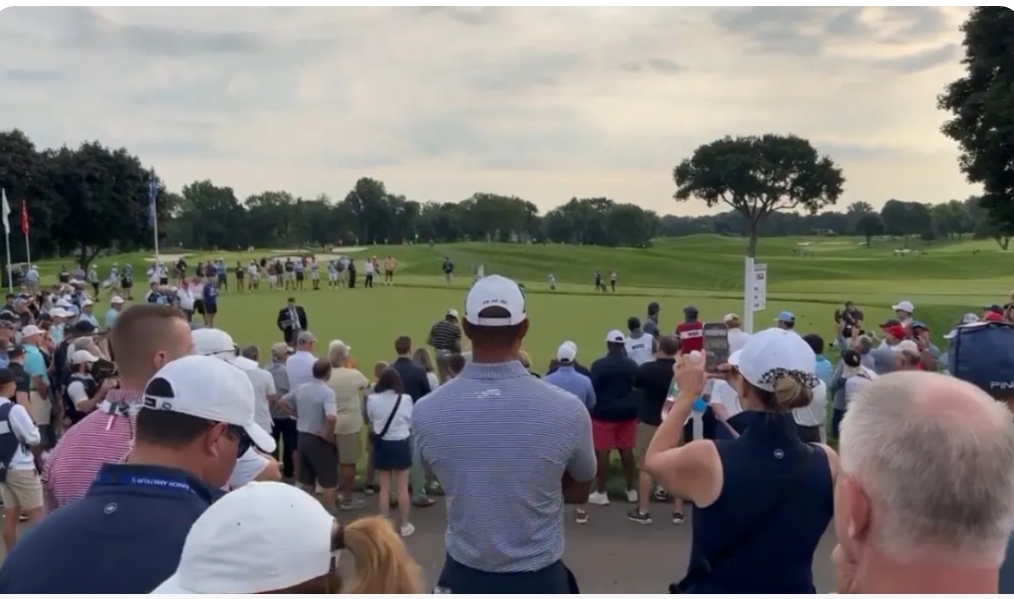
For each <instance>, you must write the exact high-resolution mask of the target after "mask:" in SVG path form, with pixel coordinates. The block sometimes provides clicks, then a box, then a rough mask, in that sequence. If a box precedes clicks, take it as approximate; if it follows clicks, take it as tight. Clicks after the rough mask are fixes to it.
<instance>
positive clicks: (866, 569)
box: [832, 372, 1014, 594]
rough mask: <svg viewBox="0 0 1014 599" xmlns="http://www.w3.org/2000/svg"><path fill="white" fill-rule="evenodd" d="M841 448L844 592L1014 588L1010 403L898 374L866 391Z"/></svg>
mask: <svg viewBox="0 0 1014 599" xmlns="http://www.w3.org/2000/svg"><path fill="white" fill-rule="evenodd" d="M839 447H840V451H841V476H840V479H839V481H838V486H837V490H836V493H835V532H836V533H837V538H838V546H837V547H836V548H835V550H834V552H833V554H832V561H833V562H834V565H835V584H836V587H837V589H836V590H837V591H838V592H839V593H873V594H881V593H905V594H928V593H946V594H971V593H990V594H995V593H998V592H1000V593H1006V592H1010V590H1011V589H1010V588H1006V589H1005V588H1004V587H1003V585H1002V584H1001V583H998V581H999V580H1000V579H1001V575H1000V573H999V570H1000V568H999V566H1000V564H1001V562H1002V561H1003V559H1004V550H1005V548H1006V546H1007V544H1008V539H1009V538H1010V535H1011V529H1012V527H1014V469H1012V468H1011V463H1012V462H1014V429H1012V428H1011V423H1010V413H1009V411H1007V410H1005V409H1004V407H1003V405H1002V404H1000V403H998V402H996V401H993V400H992V399H991V398H990V397H989V396H988V395H987V394H986V393H984V392H982V391H981V390H979V389H976V388H975V387H974V386H972V385H970V384H968V383H965V382H962V381H959V380H956V379H954V378H950V377H945V376H942V375H938V374H935V373H926V372H903V373H896V374H891V375H888V376H884V377H880V378H878V379H877V380H875V381H873V382H871V383H869V384H867V385H865V386H864V387H863V388H862V390H861V391H860V392H859V393H858V394H857V395H856V397H855V399H854V400H853V401H852V403H851V405H850V406H849V409H848V412H847V413H846V415H845V419H844V420H843V421H842V423H841V440H840V442H839ZM971 489H974V492H970V490H971Z"/></svg>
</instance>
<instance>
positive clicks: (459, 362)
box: [447, 354, 465, 379]
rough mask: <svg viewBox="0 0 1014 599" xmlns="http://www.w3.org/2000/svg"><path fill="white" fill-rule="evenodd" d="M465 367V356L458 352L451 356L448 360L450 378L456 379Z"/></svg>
mask: <svg viewBox="0 0 1014 599" xmlns="http://www.w3.org/2000/svg"><path fill="white" fill-rule="evenodd" d="M464 369H465V356H463V355H461V354H456V355H453V356H451V357H450V358H449V359H448V360H447V372H448V374H449V375H450V378H452V379H456V378H458V376H459V375H460V374H461V371H462V370H464Z"/></svg>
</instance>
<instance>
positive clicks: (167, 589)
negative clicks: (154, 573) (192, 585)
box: [151, 573, 196, 595]
mask: <svg viewBox="0 0 1014 599" xmlns="http://www.w3.org/2000/svg"><path fill="white" fill-rule="evenodd" d="M151 594H152V595H195V594H196V593H191V592H190V591H188V590H186V589H184V588H183V587H182V586H180V577H179V574H178V573H177V574H173V575H172V576H170V577H169V578H168V579H166V581H165V582H163V583H162V584H160V585H158V586H157V587H155V590H154V591H152V592H151Z"/></svg>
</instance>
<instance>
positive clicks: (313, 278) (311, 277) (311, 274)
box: [310, 272, 320, 281]
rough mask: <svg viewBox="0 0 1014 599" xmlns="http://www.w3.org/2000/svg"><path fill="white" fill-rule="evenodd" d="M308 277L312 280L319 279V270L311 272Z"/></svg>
mask: <svg viewBox="0 0 1014 599" xmlns="http://www.w3.org/2000/svg"><path fill="white" fill-rule="evenodd" d="M310 279H312V280H314V281H319V280H320V273H319V272H311V273H310Z"/></svg>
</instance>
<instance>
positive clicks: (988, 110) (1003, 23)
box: [938, 6, 1014, 249]
mask: <svg viewBox="0 0 1014 599" xmlns="http://www.w3.org/2000/svg"><path fill="white" fill-rule="evenodd" d="M961 29H962V31H963V32H964V34H965V39H964V47H965V57H964V59H963V60H962V64H964V66H965V69H966V73H965V76H964V77H962V78H960V79H958V80H957V81H954V82H953V83H951V84H950V85H948V86H947V88H946V90H945V91H944V93H943V94H941V95H940V97H939V98H938V106H939V108H940V109H941V110H947V111H948V112H950V113H951V114H953V115H954V118H952V119H951V120H949V121H947V122H946V123H944V125H943V128H942V131H943V133H944V135H946V136H947V137H949V138H951V139H953V140H954V141H956V142H958V146H959V147H960V149H961V155H960V158H959V164H960V166H961V170H962V172H964V173H965V176H966V177H967V178H968V180H969V182H971V183H980V184H982V186H983V188H984V189H985V194H984V195H983V197H982V207H983V208H985V209H986V210H987V211H988V212H989V215H990V218H991V223H990V225H989V226H990V227H996V228H998V229H999V230H1000V232H1001V233H1002V234H1005V235H1010V234H1012V233H1014V168H1011V165H1012V164H1014V34H1012V32H1014V11H1012V10H1011V9H1010V8H1007V7H1004V6H983V7H977V8H973V9H972V11H971V13H970V14H969V17H968V20H967V21H966V22H965V23H964V25H962V28H961ZM1005 249H1006V248H1005Z"/></svg>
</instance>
